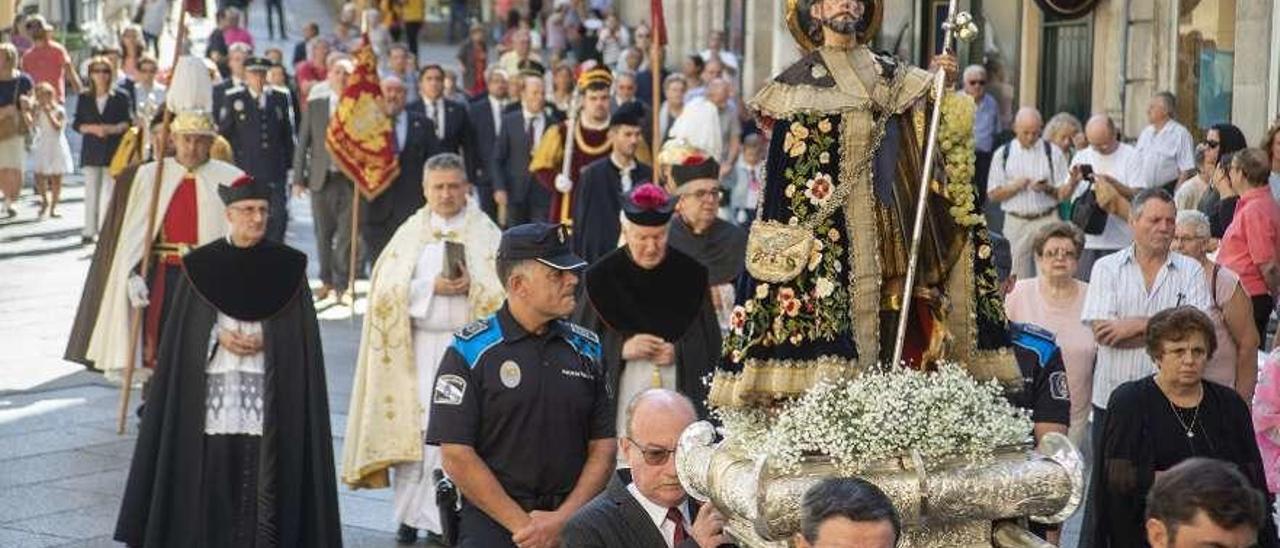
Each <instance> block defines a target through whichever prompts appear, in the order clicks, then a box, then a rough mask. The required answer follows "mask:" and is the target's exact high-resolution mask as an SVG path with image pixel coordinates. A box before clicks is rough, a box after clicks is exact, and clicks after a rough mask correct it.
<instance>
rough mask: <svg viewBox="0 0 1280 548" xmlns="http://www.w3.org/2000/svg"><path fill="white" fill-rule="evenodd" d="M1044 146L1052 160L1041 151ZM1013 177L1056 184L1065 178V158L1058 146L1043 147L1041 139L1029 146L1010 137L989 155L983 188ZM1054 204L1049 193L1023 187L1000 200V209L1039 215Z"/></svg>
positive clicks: (998, 185) (1007, 181)
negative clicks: (988, 164)
mask: <svg viewBox="0 0 1280 548" xmlns="http://www.w3.org/2000/svg"><path fill="white" fill-rule="evenodd" d="M1046 148H1047V149H1048V150H1049V154H1052V161H1050V156H1048V155H1046V154H1045V149H1046ZM1006 150H1007V151H1008V156H1007V157H1006V156H1005V151H1006ZM1015 179H1030V180H1031V181H1032V182H1034V181H1048V182H1049V184H1051V185H1054V186H1057V185H1060V184H1062V183H1064V182H1065V181H1066V180H1067V158H1066V156H1064V155H1063V154H1062V150H1061V149H1059V148H1058V147H1055V146H1052V145H1049V146H1047V147H1046V146H1045V142H1044V141H1043V140H1041V139H1036V142H1034V143H1031V147H1029V148H1024V147H1023V146H1022V142H1020V141H1018V140H1017V139H1014V140H1012V141H1010V142H1008V143H1007V144H1004V145H1001V146H1000V148H997V149H996V152H995V154H994V155H993V156H992V157H991V171H990V174H989V175H988V176H987V189H988V190H990V189H993V188H997V187H1000V186H1004V185H1006V184H1009V182H1010V181H1013V180H1015ZM1057 206H1058V198H1057V196H1050V195H1048V194H1045V193H1044V192H1040V191H1039V190H1035V189H1033V188H1031V187H1027V188H1024V189H1022V190H1020V191H1018V193H1017V194H1014V195H1013V196H1010V197H1009V199H1008V200H1005V201H1004V202H1002V203H1001V204H1000V209H1001V210H1003V211H1005V212H1006V213H1014V214H1017V215H1024V216H1030V215H1039V214H1041V213H1044V212H1046V211H1049V210H1052V209H1053V208H1055V207H1057Z"/></svg>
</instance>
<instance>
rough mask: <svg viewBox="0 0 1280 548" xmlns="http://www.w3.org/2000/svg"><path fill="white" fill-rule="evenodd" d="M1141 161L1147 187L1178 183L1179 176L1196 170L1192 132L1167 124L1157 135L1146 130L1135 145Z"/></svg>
mask: <svg viewBox="0 0 1280 548" xmlns="http://www.w3.org/2000/svg"><path fill="white" fill-rule="evenodd" d="M1135 148H1137V149H1138V154H1139V155H1140V156H1141V158H1142V175H1143V177H1145V181H1146V183H1145V185H1144V186H1146V187H1148V188H1150V187H1156V186H1160V185H1163V184H1165V183H1168V182H1170V181H1176V180H1178V175H1179V174H1181V173H1182V172H1184V171H1190V170H1192V169H1195V167H1196V157H1195V140H1194V139H1192V138H1191V132H1189V131H1187V128H1185V127H1182V124H1179V123H1178V122H1176V121H1173V120H1169V121H1168V122H1165V123H1164V127H1162V128H1160V129H1159V130H1158V131H1157V130H1156V127H1155V126H1147V127H1146V128H1144V129H1143V130H1142V133H1140V134H1139V135H1138V142H1137V144H1136V145H1135Z"/></svg>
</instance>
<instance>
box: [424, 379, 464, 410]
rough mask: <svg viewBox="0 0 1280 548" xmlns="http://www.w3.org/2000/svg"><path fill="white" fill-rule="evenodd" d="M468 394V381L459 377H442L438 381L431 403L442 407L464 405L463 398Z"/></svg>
mask: <svg viewBox="0 0 1280 548" xmlns="http://www.w3.org/2000/svg"><path fill="white" fill-rule="evenodd" d="M466 394H467V380H466V379H464V378H462V377H459V376H458V375H440V378H438V379H436V387H435V390H434V394H433V395H432V397H431V403H436V404H440V405H462V400H463V396H465V395H466Z"/></svg>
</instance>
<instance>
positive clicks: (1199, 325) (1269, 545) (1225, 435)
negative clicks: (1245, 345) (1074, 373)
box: [1083, 306, 1280, 548]
mask: <svg viewBox="0 0 1280 548" xmlns="http://www.w3.org/2000/svg"><path fill="white" fill-rule="evenodd" d="M1216 346H1217V338H1216V337H1215V336H1214V331H1213V323H1212V322H1210V320H1209V317H1208V316H1206V315H1205V314H1204V312H1201V311H1200V310H1199V309H1197V308H1195V307H1192V306H1180V307H1176V308H1170V309H1167V310H1163V311H1161V312H1157V313H1156V315H1154V316H1152V317H1151V319H1150V320H1149V321H1148V322H1147V335H1146V350H1147V354H1148V355H1150V356H1151V359H1152V361H1154V362H1155V363H1156V374H1155V375H1152V376H1150V377H1146V378H1143V379H1139V380H1136V381H1132V382H1127V383H1125V384H1122V385H1120V387H1119V388H1116V390H1115V392H1113V393H1112V394H1111V400H1110V403H1109V404H1108V405H1107V415H1106V418H1105V420H1104V422H1103V427H1102V439H1101V440H1100V441H1099V442H1098V444H1097V446H1098V447H1099V448H1100V451H1099V453H1098V454H1097V455H1095V457H1094V465H1093V481H1092V482H1091V484H1090V489H1092V491H1093V492H1092V499H1093V501H1094V503H1095V504H1096V507H1095V508H1096V510H1097V511H1096V512H1094V513H1093V514H1092V517H1093V521H1094V524H1093V525H1094V527H1093V528H1092V531H1093V535H1092V536H1093V538H1092V539H1083V540H1084V541H1085V543H1086V544H1089V545H1091V546H1093V547H1094V548H1140V547H1144V546H1149V544H1147V536H1146V530H1145V523H1146V508H1147V493H1148V492H1150V491H1151V486H1152V484H1153V483H1154V482H1155V480H1156V478H1157V477H1158V476H1160V475H1161V474H1163V473H1164V472H1165V471H1167V470H1169V469H1170V468H1172V467H1173V466H1174V465H1176V464H1178V463H1180V462H1182V461H1184V460H1186V459H1189V458H1192V457H1208V458H1212V459H1218V460H1222V461H1226V462H1228V463H1231V464H1233V465H1235V467H1236V468H1237V469H1238V470H1239V471H1240V473H1242V474H1244V476H1245V477H1246V478H1248V480H1249V482H1250V483H1251V484H1253V487H1254V488H1255V489H1257V490H1258V491H1259V492H1261V493H1266V492H1267V482H1266V478H1265V476H1264V472H1263V469H1262V456H1261V454H1260V453H1259V452H1258V443H1257V441H1256V440H1255V438H1254V434H1253V422H1252V420H1251V419H1250V417H1249V405H1248V404H1246V403H1245V401H1244V400H1243V399H1241V398H1240V395H1239V394H1236V391H1235V390H1233V389H1231V388H1227V387H1225V386H1222V385H1218V384H1215V383H1212V382H1209V381H1206V380H1204V366H1205V363H1206V362H1207V361H1208V359H1209V358H1210V357H1211V356H1212V355H1213V352H1214V350H1216ZM1271 502H1272V500H1271V497H1270V496H1269V495H1268V496H1267V507H1268V508H1270V507H1271ZM1090 540H1091V541H1092V542H1089V541H1090ZM1257 546H1258V547H1260V548H1275V547H1277V546H1280V541H1278V540H1277V538H1276V524H1275V522H1274V521H1272V520H1270V519H1267V520H1263V527H1262V530H1261V531H1259V532H1258V544H1257Z"/></svg>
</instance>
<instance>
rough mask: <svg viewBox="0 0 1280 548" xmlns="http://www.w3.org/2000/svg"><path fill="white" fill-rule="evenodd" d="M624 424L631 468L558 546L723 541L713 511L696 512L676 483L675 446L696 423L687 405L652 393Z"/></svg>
mask: <svg viewBox="0 0 1280 548" xmlns="http://www.w3.org/2000/svg"><path fill="white" fill-rule="evenodd" d="M626 417H627V420H626V432H625V433H623V432H619V433H618V434H619V436H618V446H619V448H620V449H621V451H622V454H623V455H625V457H626V462H627V464H628V465H629V466H630V468H628V469H624V470H621V471H619V472H618V473H617V474H615V475H614V477H613V478H612V479H611V481H610V482H609V485H608V487H606V488H605V490H604V492H602V493H600V494H599V495H597V496H596V498H594V499H592V501H591V502H589V503H587V504H586V505H585V506H583V507H582V508H579V509H578V511H577V512H575V513H574V514H573V517H572V518H569V521H568V523H566V524H565V526H564V529H561V531H560V539H561V542H562V544H563V545H564V546H575V547H580V548H587V547H591V548H594V547H600V548H603V547H606V546H608V547H610V548H661V547H664V546H665V547H667V548H677V547H679V548H715V547H717V546H720V545H721V544H723V543H725V542H727V541H728V538H727V537H726V536H725V535H724V523H725V518H724V516H723V515H721V514H720V512H719V511H717V510H716V509H715V506H714V505H711V504H704V505H702V506H701V508H698V509H697V510H696V511H695V510H694V509H693V508H692V507H691V504H690V502H691V501H690V499H689V497H688V494H686V493H685V491H684V488H683V487H682V486H681V485H680V479H679V477H678V476H676V466H675V460H676V459H675V446H676V441H677V440H678V439H679V438H680V433H681V432H683V431H684V429H685V428H686V427H688V426H689V425H690V424H692V423H693V421H695V420H697V415H696V414H695V413H694V409H693V404H692V403H691V402H690V401H689V399H688V398H686V397H685V396H683V395H681V394H680V393H678V392H675V391H673V390H668V389H665V388H651V389H648V390H645V391H644V392H641V393H639V394H637V395H636V397H635V398H632V400H631V401H630V402H629V404H628V405H627V408H626ZM627 470H629V472H630V473H627ZM628 477H629V478H628ZM628 479H629V481H628Z"/></svg>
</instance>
